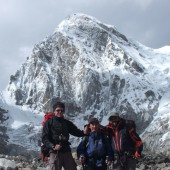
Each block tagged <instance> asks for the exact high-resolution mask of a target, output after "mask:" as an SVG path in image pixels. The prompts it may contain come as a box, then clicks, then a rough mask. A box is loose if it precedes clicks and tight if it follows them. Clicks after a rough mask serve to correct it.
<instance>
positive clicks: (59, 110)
mask: <svg viewBox="0 0 170 170" xmlns="http://www.w3.org/2000/svg"><path fill="white" fill-rule="evenodd" d="M55 111H56V112H63V111H64V110H63V109H56V110H55Z"/></svg>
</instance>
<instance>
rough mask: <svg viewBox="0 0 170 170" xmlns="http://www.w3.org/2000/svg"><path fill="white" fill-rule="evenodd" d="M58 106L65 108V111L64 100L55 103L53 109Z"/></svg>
mask: <svg viewBox="0 0 170 170" xmlns="http://www.w3.org/2000/svg"><path fill="white" fill-rule="evenodd" d="M57 107H61V108H63V110H64V111H65V104H64V103H62V102H57V103H55V104H54V105H53V111H54V110H55V109H56V108H57Z"/></svg>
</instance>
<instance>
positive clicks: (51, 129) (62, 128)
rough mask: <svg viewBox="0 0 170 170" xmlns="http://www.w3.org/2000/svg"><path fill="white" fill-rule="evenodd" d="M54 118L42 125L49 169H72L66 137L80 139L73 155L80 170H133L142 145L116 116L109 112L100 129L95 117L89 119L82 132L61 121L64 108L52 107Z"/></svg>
mask: <svg viewBox="0 0 170 170" xmlns="http://www.w3.org/2000/svg"><path fill="white" fill-rule="evenodd" d="M53 112H54V117H52V118H50V119H48V120H47V121H46V122H45V123H44V126H43V133H42V143H43V144H44V145H45V146H46V147H47V148H49V150H50V159H49V164H50V170H61V168H62V167H64V169H65V170H76V169H77V168H76V167H77V165H76V163H75V160H74V159H73V157H72V154H71V148H70V142H69V136H70V134H71V135H73V136H77V137H83V138H82V141H81V142H80V144H79V145H78V147H77V156H78V159H79V161H80V163H81V164H82V168H83V169H84V170H107V169H109V167H110V168H111V169H113V170H135V169H136V162H137V159H138V158H139V157H140V156H141V152H142V149H143V143H142V140H141V139H140V137H139V135H138V134H137V133H136V130H135V128H134V127H130V126H126V120H125V119H123V118H121V117H120V116H119V114H118V113H115V112H113V113H111V114H110V116H109V118H108V121H109V122H108V125H107V126H102V125H100V123H99V120H98V119H97V118H90V119H89V120H88V124H87V125H85V127H84V130H80V129H78V128H77V127H76V126H75V125H74V124H73V123H72V122H71V121H69V120H67V119H65V118H64V112H65V105H64V103H62V102H57V103H55V104H54V106H53Z"/></svg>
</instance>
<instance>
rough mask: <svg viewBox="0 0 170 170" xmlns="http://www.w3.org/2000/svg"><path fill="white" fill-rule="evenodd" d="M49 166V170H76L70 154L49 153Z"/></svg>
mask: <svg viewBox="0 0 170 170" xmlns="http://www.w3.org/2000/svg"><path fill="white" fill-rule="evenodd" d="M49 164H50V170H61V168H62V167H64V170H77V168H76V167H77V166H76V163H75V161H74V159H73V157H72V154H71V152H63V153H61V152H58V153H50V161H49Z"/></svg>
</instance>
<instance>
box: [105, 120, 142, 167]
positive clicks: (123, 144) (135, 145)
mask: <svg viewBox="0 0 170 170" xmlns="http://www.w3.org/2000/svg"><path fill="white" fill-rule="evenodd" d="M114 121H115V120H113V119H110V120H109V124H108V126H107V131H108V136H109V140H110V141H111V144H112V149H113V151H114V162H113V167H114V169H116V170H128V169H130V168H132V169H131V170H135V167H136V159H134V156H135V153H136V156H139V155H140V153H141V151H142V149H143V143H142V141H141V139H140V137H139V135H138V134H137V133H136V130H135V129H136V125H135V123H134V121H132V120H125V119H122V118H120V117H119V121H117V124H116V125H115V124H114V123H115V122H114ZM137 153H138V154H139V155H138V154H137ZM132 155H133V156H132Z"/></svg>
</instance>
